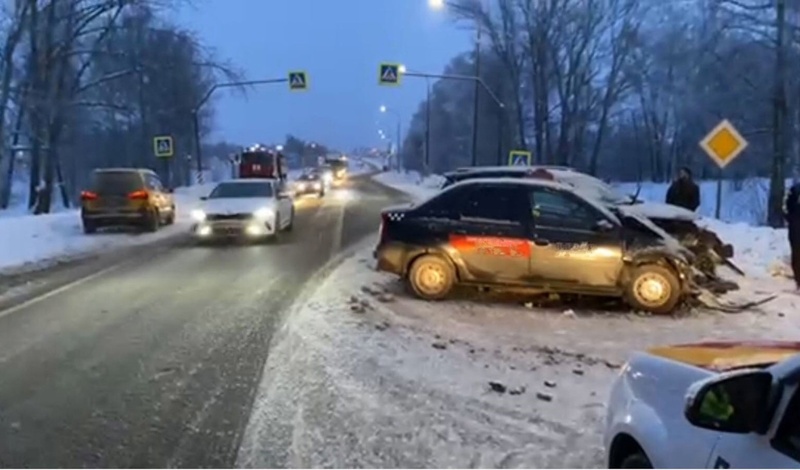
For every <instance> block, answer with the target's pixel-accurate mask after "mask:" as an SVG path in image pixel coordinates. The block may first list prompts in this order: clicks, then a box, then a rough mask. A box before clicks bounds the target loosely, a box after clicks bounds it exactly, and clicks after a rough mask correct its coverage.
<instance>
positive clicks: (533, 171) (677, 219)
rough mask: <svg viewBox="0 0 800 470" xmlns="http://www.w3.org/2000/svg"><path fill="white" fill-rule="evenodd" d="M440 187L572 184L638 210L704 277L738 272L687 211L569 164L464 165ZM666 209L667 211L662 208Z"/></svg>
mask: <svg viewBox="0 0 800 470" xmlns="http://www.w3.org/2000/svg"><path fill="white" fill-rule="evenodd" d="M444 177H445V183H444V184H443V186H442V187H443V188H446V187H448V186H450V185H452V184H455V183H457V182H460V181H467V180H470V179H476V178H498V177H501V178H539V179H545V180H550V181H557V182H559V183H563V184H566V185H569V186H572V187H573V188H575V189H576V190H577V191H579V192H582V193H583V194H584V195H586V196H591V197H593V198H594V199H596V200H598V201H600V202H601V203H602V204H603V205H605V206H607V207H609V208H612V209H613V208H619V209H621V210H624V211H625V212H626V213H632V212H633V213H638V215H641V216H643V217H646V218H648V219H649V220H651V221H652V222H653V223H654V224H656V225H657V226H659V227H660V228H661V229H663V230H664V231H665V232H667V233H669V234H670V235H672V236H673V237H675V238H676V239H677V240H678V241H680V242H681V243H682V244H683V245H684V246H686V247H687V248H689V249H690V250H692V252H693V253H694V254H695V257H694V259H695V266H696V267H697V268H698V269H699V270H700V271H701V272H702V273H703V274H705V275H706V276H707V277H710V278H714V279H715V278H716V270H715V268H716V266H717V265H718V264H725V265H728V266H729V267H731V268H733V269H734V270H736V271H739V272H740V273H741V270H739V268H737V267H736V266H735V265H733V264H732V261H731V258H733V251H734V250H733V246H732V245H731V244H729V243H725V242H724V241H722V239H720V237H719V236H718V235H717V234H716V233H714V232H713V231H711V230H708V229H707V228H705V227H701V226H700V225H698V224H697V222H696V221H697V219H698V217H697V216H696V214H693V213H691V211H688V210H685V209H682V208H678V207H671V206H669V205H667V204H661V203H653V202H644V201H641V200H639V199H638V198H637V197H635V196H623V195H621V194H618V193H617V192H616V191H614V189H613V188H611V187H610V186H608V185H607V184H606V183H604V182H603V181H601V180H599V179H597V178H595V177H593V176H591V175H587V174H585V173H581V172H579V171H577V170H574V169H572V168H569V167H560V166H533V167H465V168H459V169H458V170H456V171H453V172H450V173H446V174H445V175H444ZM664 209H667V210H664Z"/></svg>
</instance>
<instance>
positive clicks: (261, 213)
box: [253, 207, 274, 220]
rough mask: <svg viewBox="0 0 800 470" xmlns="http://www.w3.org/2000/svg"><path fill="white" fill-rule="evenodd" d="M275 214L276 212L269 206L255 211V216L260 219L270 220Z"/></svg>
mask: <svg viewBox="0 0 800 470" xmlns="http://www.w3.org/2000/svg"><path fill="white" fill-rule="evenodd" d="M273 214H274V213H273V212H272V209H270V208H268V207H263V208H261V209H259V210H257V211H255V212H253V217H255V218H256V219H258V220H269V219H271V218H272V216H273Z"/></svg>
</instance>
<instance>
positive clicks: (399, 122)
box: [381, 106, 403, 171]
mask: <svg viewBox="0 0 800 470" xmlns="http://www.w3.org/2000/svg"><path fill="white" fill-rule="evenodd" d="M381 112H382V113H391V114H393V115H394V117H396V118H397V148H396V149H395V152H396V153H397V171H400V170H401V169H402V168H401V166H400V139H401V138H402V135H403V134H402V132H401V131H402V119H401V118H400V115H399V114H398V113H397V112H395V111H394V110H392V109H389V108H387V107H386V106H381Z"/></svg>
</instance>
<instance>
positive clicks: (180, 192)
mask: <svg viewBox="0 0 800 470" xmlns="http://www.w3.org/2000/svg"><path fill="white" fill-rule="evenodd" d="M215 184H216V183H210V184H206V185H200V186H192V187H189V188H178V189H176V190H175V199H176V208H177V211H178V212H177V218H176V221H175V225H172V226H168V227H163V228H162V229H161V230H159V231H158V232H156V233H132V232H124V233H118V232H101V233H97V234H93V235H86V234H84V233H83V228H82V226H81V219H80V214H79V211H78V210H75V209H72V210H63V211H60V212H56V213H53V214H43V215H31V214H19V213H16V214H15V213H13V212H12V213H8V214H6V213H2V212H0V214H2V216H0V234H2V235H1V237H2V243H0V270H3V271H8V270H11V269H12V268H13V269H25V268H28V267H33V266H36V265H40V264H46V263H48V262H52V261H57V260H63V259H68V258H74V257H78V256H81V255H86V254H88V253H91V252H95V251H103V250H109V249H113V248H120V247H123V246H130V245H137V244H145V243H151V242H153V241H156V240H160V239H163V238H166V237H169V236H171V235H175V234H176V233H179V232H181V231H186V230H188V226H189V224H190V223H191V219H190V217H189V214H190V213H191V211H192V209H195V208H197V207H198V205H199V202H200V197H201V196H205V195H207V194H208V192H209V191H210V190H211V188H213V187H214V185H215Z"/></svg>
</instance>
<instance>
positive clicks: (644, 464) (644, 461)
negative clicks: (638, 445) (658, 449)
mask: <svg viewBox="0 0 800 470" xmlns="http://www.w3.org/2000/svg"><path fill="white" fill-rule="evenodd" d="M619 468H653V464H651V463H650V459H648V458H647V456H646V455H644V452H636V453H634V454H631V455H629V456H627V457H625V458H624V459H623V460H622V462H621V463H620V465H619Z"/></svg>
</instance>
